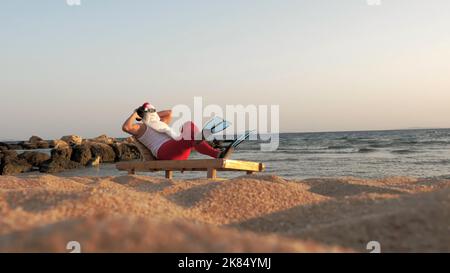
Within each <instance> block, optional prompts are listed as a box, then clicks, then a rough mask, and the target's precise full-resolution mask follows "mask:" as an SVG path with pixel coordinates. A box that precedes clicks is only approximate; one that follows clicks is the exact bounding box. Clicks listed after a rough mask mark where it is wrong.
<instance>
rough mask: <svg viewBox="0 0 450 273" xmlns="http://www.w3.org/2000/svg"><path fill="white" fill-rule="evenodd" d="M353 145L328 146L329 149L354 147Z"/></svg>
mask: <svg viewBox="0 0 450 273" xmlns="http://www.w3.org/2000/svg"><path fill="white" fill-rule="evenodd" d="M352 148H353V147H352V146H348V145H331V146H328V148H327V149H328V150H344V149H352Z"/></svg>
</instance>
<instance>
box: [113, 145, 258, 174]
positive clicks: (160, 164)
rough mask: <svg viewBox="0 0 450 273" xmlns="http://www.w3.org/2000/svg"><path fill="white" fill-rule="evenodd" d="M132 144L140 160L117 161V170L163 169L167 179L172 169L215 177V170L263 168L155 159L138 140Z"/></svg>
mask: <svg viewBox="0 0 450 273" xmlns="http://www.w3.org/2000/svg"><path fill="white" fill-rule="evenodd" d="M134 144H135V145H136V146H137V147H138V149H139V151H140V152H141V155H142V158H141V160H142V161H140V162H139V161H132V162H119V163H117V164H116V168H117V169H118V170H120V171H127V172H128V173H129V174H135V173H136V172H157V171H165V173H166V178H168V179H172V177H173V172H174V171H181V172H184V171H206V172H207V177H208V178H211V179H215V178H217V171H234V172H236V171H245V172H246V173H247V174H253V173H255V172H262V171H264V169H265V166H264V164H263V163H257V162H250V161H240V160H230V159H189V160H155V159H154V157H153V156H152V155H151V153H150V151H149V150H148V149H147V148H146V147H145V146H144V145H142V144H141V143H140V142H139V141H137V140H135V142H134Z"/></svg>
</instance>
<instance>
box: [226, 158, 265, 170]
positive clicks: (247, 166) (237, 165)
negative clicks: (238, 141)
mask: <svg viewBox="0 0 450 273" xmlns="http://www.w3.org/2000/svg"><path fill="white" fill-rule="evenodd" d="M224 169H227V170H240V171H253V172H260V171H263V170H264V164H262V163H258V162H250V161H240V160H225V161H224Z"/></svg>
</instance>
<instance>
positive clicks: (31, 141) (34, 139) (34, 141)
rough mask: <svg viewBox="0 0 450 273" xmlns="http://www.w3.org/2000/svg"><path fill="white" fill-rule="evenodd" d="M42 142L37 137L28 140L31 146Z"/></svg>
mask: <svg viewBox="0 0 450 273" xmlns="http://www.w3.org/2000/svg"><path fill="white" fill-rule="evenodd" d="M40 141H43V139H42V138H40V137H38V136H32V137H30V139H29V140H28V142H29V143H33V144H37V143H38V142H40Z"/></svg>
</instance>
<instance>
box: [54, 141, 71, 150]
mask: <svg viewBox="0 0 450 273" xmlns="http://www.w3.org/2000/svg"><path fill="white" fill-rule="evenodd" d="M50 146H53V148H54V149H61V148H70V146H69V144H68V143H67V142H65V141H64V140H60V139H57V140H53V141H52V143H51V145H50Z"/></svg>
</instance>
